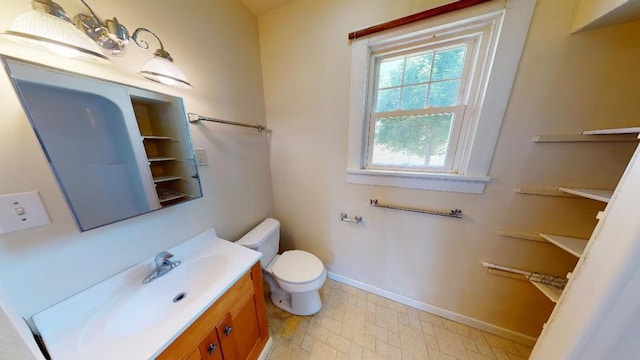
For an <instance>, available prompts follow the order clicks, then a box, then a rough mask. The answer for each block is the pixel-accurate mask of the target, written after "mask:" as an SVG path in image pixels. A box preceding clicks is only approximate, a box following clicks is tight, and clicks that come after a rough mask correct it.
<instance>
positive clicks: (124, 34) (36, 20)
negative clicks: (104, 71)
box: [4, 0, 193, 88]
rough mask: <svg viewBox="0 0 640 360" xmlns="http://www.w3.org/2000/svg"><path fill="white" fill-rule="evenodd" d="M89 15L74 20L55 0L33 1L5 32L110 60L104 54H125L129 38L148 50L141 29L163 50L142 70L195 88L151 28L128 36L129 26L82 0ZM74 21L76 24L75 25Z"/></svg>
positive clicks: (66, 52) (71, 54) (64, 51)
mask: <svg viewBox="0 0 640 360" xmlns="http://www.w3.org/2000/svg"><path fill="white" fill-rule="evenodd" d="M80 1H81V2H82V3H83V4H84V5H85V6H86V7H87V9H88V10H89V12H90V14H89V15H87V14H82V13H80V14H78V15H76V16H74V18H73V22H72V21H71V19H70V17H69V16H68V15H67V13H66V12H65V11H64V9H63V8H62V7H61V6H60V5H58V4H56V3H55V2H53V1H52V0H32V1H31V5H32V8H33V10H31V11H29V12H27V13H25V14H23V15H20V16H19V17H17V18H16V19H15V20H14V21H13V24H12V25H11V29H10V30H7V31H6V32H5V33H4V34H5V35H9V36H10V37H12V38H14V39H17V40H21V41H28V42H30V43H36V44H37V45H40V46H44V47H46V48H48V49H50V50H53V51H54V52H56V53H58V54H61V55H64V56H69V57H75V56H89V57H92V58H94V59H100V60H108V58H107V57H106V56H105V55H104V54H102V53H106V54H108V55H111V56H123V55H124V54H125V53H126V50H127V46H128V45H129V43H130V41H129V40H133V43H134V44H136V45H137V46H138V47H140V48H143V49H148V48H149V44H148V43H147V42H146V41H144V40H139V39H138V36H139V34H140V32H148V33H150V34H151V35H153V36H154V37H155V38H156V39H157V40H158V42H159V43H160V49H157V50H156V51H155V52H154V58H153V59H151V60H150V61H149V62H147V63H146V64H145V65H144V66H143V68H142V70H141V71H140V72H139V73H140V74H141V75H142V76H144V77H145V78H147V79H150V80H153V81H157V82H161V83H163V84H167V85H174V86H179V87H183V88H193V86H191V84H190V83H189V82H188V81H187V79H186V77H185V76H184V74H183V73H182V71H180V69H179V68H178V67H177V66H176V65H175V64H174V63H173V58H172V57H171V55H169V53H168V52H167V51H166V50H165V49H164V45H163V44H162V41H161V40H160V38H159V37H158V36H157V35H156V34H155V33H153V32H152V31H150V30H147V29H145V28H138V29H136V30H135V31H134V33H133V36H129V31H128V30H127V28H126V27H125V26H124V25H122V24H120V22H118V19H116V18H115V17H114V18H113V19H108V20H106V21H104V22H103V21H101V20H100V18H99V17H98V16H97V15H96V13H95V12H94V11H93V9H91V7H90V6H89V5H88V4H87V3H86V2H85V1H84V0H80ZM74 24H75V27H74Z"/></svg>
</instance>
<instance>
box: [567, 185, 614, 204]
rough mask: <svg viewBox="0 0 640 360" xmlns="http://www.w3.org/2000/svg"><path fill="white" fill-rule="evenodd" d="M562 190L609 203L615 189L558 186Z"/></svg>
mask: <svg viewBox="0 0 640 360" xmlns="http://www.w3.org/2000/svg"><path fill="white" fill-rule="evenodd" d="M558 190H560V191H564V192H566V193H567V194H572V195H577V196H582V197H584V198H587V199H592V200H597V201H602V202H604V203H608V202H609V200H611V196H612V195H613V190H600V189H582V188H565V187H560V188H558Z"/></svg>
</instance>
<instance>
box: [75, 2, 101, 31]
mask: <svg viewBox="0 0 640 360" xmlns="http://www.w3.org/2000/svg"><path fill="white" fill-rule="evenodd" d="M80 2H82V3H83V4H84V6H86V7H87V9H89V12H90V13H91V16H93V19H94V20H95V21H97V22H98V24H100V25H102V26H104V24H103V23H102V21H101V20H100V18H99V17H98V15H96V13H95V11H93V9H92V8H91V6H89V4H87V3H86V2H85V1H84V0H80Z"/></svg>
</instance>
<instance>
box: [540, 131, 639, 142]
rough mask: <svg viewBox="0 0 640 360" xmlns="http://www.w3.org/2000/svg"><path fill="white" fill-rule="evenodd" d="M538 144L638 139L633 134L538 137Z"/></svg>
mask: <svg viewBox="0 0 640 360" xmlns="http://www.w3.org/2000/svg"><path fill="white" fill-rule="evenodd" d="M533 141H534V142H536V143H564V142H638V137H637V136H636V135H635V134H631V133H619V134H617V135H616V134H611V135H595V134H594V135H586V134H585V135H582V134H570V135H538V136H536V137H535V138H534V139H533Z"/></svg>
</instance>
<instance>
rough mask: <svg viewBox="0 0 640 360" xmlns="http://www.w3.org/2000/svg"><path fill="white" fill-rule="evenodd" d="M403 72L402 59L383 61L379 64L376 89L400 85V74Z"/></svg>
mask: <svg viewBox="0 0 640 360" xmlns="http://www.w3.org/2000/svg"><path fill="white" fill-rule="evenodd" d="M403 71H404V58H400V59H391V60H383V61H382V62H380V73H379V74H378V75H379V77H378V88H379V89H383V88H387V87H391V86H400V85H402V72H403Z"/></svg>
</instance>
